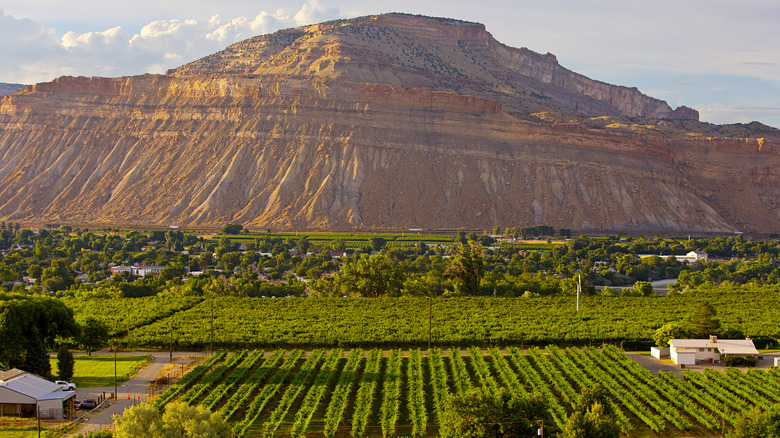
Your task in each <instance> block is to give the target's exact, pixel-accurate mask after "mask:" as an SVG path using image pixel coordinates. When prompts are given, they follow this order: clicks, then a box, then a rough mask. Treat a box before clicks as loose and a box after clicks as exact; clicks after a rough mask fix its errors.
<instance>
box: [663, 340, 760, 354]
mask: <svg viewBox="0 0 780 438" xmlns="http://www.w3.org/2000/svg"><path fill="white" fill-rule="evenodd" d="M669 345H670V346H672V347H673V348H675V349H678V348H715V349H717V350H718V351H720V353H721V354H755V355H757V354H758V350H756V346H755V345H753V341H751V340H750V339H718V340H716V341H715V342H712V341H710V340H709V339H672V340H671V341H669Z"/></svg>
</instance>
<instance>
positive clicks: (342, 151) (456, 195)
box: [0, 16, 780, 232]
mask: <svg viewBox="0 0 780 438" xmlns="http://www.w3.org/2000/svg"><path fill="white" fill-rule="evenodd" d="M403 17H404V16H400V17H398V16H391V17H389V18H388V19H392V20H400V22H399V24H397V25H395V27H394V29H397V30H395V32H397V33H398V34H402V33H403V32H412V31H414V32H416V33H417V34H419V35H425V34H426V32H427V33H428V34H431V35H438V34H442V33H443V31H442V30H440V29H438V28H436V26H434V24H435V23H436V20H433V21H431V22H430V23H429V26H430V29H428V30H426V29H424V28H422V27H420V25H419V24H417V21H415V20H423V21H425V22H426V23H428V21H427V20H430V19H418V18H416V17H415V18H414V20H411V21H408V22H407V21H405V20H401V18H403ZM383 19H384V18H382V17H379V18H372V17H369V18H366V19H363V20H366V21H368V22H372V23H373V22H375V21H381V20H383ZM401 23H406V24H405V26H406V27H407V28H408V29H407V28H405V27H404V26H402V25H401ZM336 25H338V26H340V31H342V32H346V31H344V29H343V28H346V27H348V23H347V22H336V23H335V24H334V23H330V24H328V23H326V24H323V25H320V27H317V29H315V30H309V29H308V28H304V29H295V30H290V31H286V32H281V33H278V34H274V36H271V37H260V38H255V39H253V40H249V41H247V42H244V43H240V44H238V45H235V46H231V48H229V49H228V50H226V51H225V52H221V53H220V54H217V55H214V56H212V57H209V58H206V59H204V60H201V61H199V62H197V63H194V64H191V65H188V66H185V67H182V68H181V69H179V70H177V71H176V72H173V73H171V74H169V75H166V76H160V75H144V76H137V77H127V78H116V79H106V78H71V77H63V78H60V79H58V80H55V81H53V82H51V83H46V84H38V85H35V86H33V87H30V88H29V89H27V90H26V91H24V92H22V93H18V94H15V95H12V96H6V97H4V98H0V157H2V160H0V220H6V221H8V220H13V221H36V222H73V223H91V224H107V225H108V224H111V225H115V224H131V223H135V224H146V225H148V224H158V225H170V224H177V225H182V226H188V225H211V226H220V225H222V224H224V223H226V222H239V223H243V224H245V225H247V226H249V227H250V228H255V229H257V228H265V227H272V228H282V227H284V228H296V229H302V228H309V229H314V228H320V229H334V228H337V229H354V228H396V227H404V228H406V227H412V228H459V227H470V228H489V227H492V226H493V225H498V226H501V227H505V226H518V225H528V224H533V223H537V224H539V223H545V224H550V225H553V226H556V227H560V226H565V227H571V228H574V229H578V230H604V231H623V230H626V231H628V230H648V231H650V230H664V231H669V230H677V231H724V232H729V231H736V230H739V231H746V232H748V231H761V232H776V230H777V229H778V227H780V213H779V211H778V207H777V203H778V199H777V198H778V196H780V191H778V189H777V188H778V175H777V169H780V159H779V158H778V153H777V149H776V146H775V144H777V142H778V139H780V135H777V130H773V129H772V128H767V127H757V126H750V125H741V126H735V127H733V128H729V129H730V131H729V132H730V133H732V134H740V135H742V136H743V137H747V135H746V134H750V133H751V132H757V131H758V130H759V128H761V129H762V130H764V131H762V132H763V133H762V139H760V140H759V139H756V138H748V139H745V138H727V137H728V136H729V135H731V134H729V135H725V134H723V135H709V134H707V133H703V132H704V128H707V126H706V125H704V124H700V123H698V122H695V121H690V120H680V121H667V122H660V121H655V122H657V124H655V125H650V124H649V123H650V122H647V123H648V124H645V125H631V122H630V121H626V120H624V119H614V120H612V119H609V118H604V117H600V118H594V119H588V118H587V117H586V118H583V119H582V121H581V122H578V123H566V124H560V123H541V122H539V121H538V120H537V121H536V122H529V121H528V120H523V118H528V116H527V115H517V114H515V111H518V108H521V107H523V106H528V105H536V103H534V102H532V103H531V104H528V103H524V99H519V98H517V99H515V101H513V102H515V103H514V105H508V104H504V103H503V102H504V101H508V100H507V99H508V97H507V96H509V94H508V93H505V94H503V95H501V93H500V92H499V91H495V90H492V88H491V87H492V85H490V86H488V85H484V86H483V87H482V89H483V90H488V91H484V92H482V93H477V92H476V91H475V90H477V86H476V85H474V84H477V83H478V81H477V80H476V79H473V78H472V79H468V80H463V82H462V83H463V84H467V85H468V87H471V88H469V90H470V91H468V92H466V91H461V92H454V91H452V90H442V89H439V88H442V87H438V88H437V87H431V88H432V89H425V88H421V87H416V88H412V87H409V89H406V88H404V87H403V86H402V85H403V84H406V85H408V84H410V83H411V82H413V81H417V80H419V81H422V80H430V81H433V79H431V78H434V79H435V77H437V76H435V75H434V76H430V77H429V76H426V75H422V74H419V73H415V72H414V71H413V70H414V69H411V68H407V67H406V66H400V67H399V66H398V64H397V61H392V59H390V60H388V64H387V65H388V69H387V70H386V71H387V77H386V80H385V81H384V82H388V83H381V82H383V81H382V80H379V79H377V78H375V80H370V81H369V80H365V78H363V79H360V76H359V75H360V74H364V75H367V76H368V72H369V71H372V69H375V65H376V64H377V63H378V62H377V61H376V60H369V59H366V58H360V61H361V62H357V61H351V60H349V59H347V58H350V56H355V55H350V56H347V55H345V54H344V53H345V52H347V51H348V50H353V51H354V53H359V50H358V49H356V48H355V47H354V45H353V44H351V43H350V44H346V43H344V42H342V43H340V45H339V46H330V49H328V50H332V53H331V55H329V56H330V57H332V58H333V59H334V61H333V62H332V63H331V64H329V66H325V65H324V61H323V63H321V64H319V65H320V67H321V68H320V69H319V70H318V71H314V70H304V68H305V69H310V68H312V67H310V66H311V65H313V64H312V63H311V62H309V61H307V60H305V59H304V58H305V56H304V54H308V55H306V56H309V57H310V59H320V60H323V59H326V57H324V56H323V55H322V54H321V53H319V52H318V50H325V49H323V48H322V47H328V46H327V45H324V46H323V45H322V44H319V43H318V44H319V45H317V46H316V47H320V49H317V48H316V47H315V46H312V47H309V48H307V49H306V50H304V49H303V48H302V47H301V46H299V47H297V48H295V49H294V50H293V49H291V48H290V47H291V46H292V45H294V43H291V42H290V41H300V38H301V36H300V35H301V34H302V33H304V34H305V33H318V32H319V33H322V34H327V32H326V30H327V29H328V28H329V26H330V28H332V27H333V26H336ZM444 26H445V27H448V26H451V27H452V29H450V30H449V31H448V32H450V34H452V36H451V37H448V38H443V40H448V41H463V40H465V39H466V38H473V39H474V40H477V39H479V38H487V37H485V35H486V34H485V32H484V29H483V28H482V27H481V26H480V25H474V24H470V23H466V24H462V28H461V24H459V22H451V21H445V24H444ZM315 27H316V26H315ZM385 27H386V28H391V27H389V25H385ZM456 30H457V32H456ZM458 32H460V33H458ZM288 34H289V35H288ZM410 38H411V37H410ZM419 38H422V36H420V37H419ZM431 38H433V37H431ZM383 41H384V40H383ZM390 41H393V39H391V40H390ZM486 41H488V43H487V44H486V47H487V48H486V49H485V50H489V46H490V44H493V43H489V39H487V40H486ZM453 44H454V43H453ZM458 44H460V43H458ZM250 47H251V50H250ZM366 47H372V49H371V50H379V49H377V48H375V47H374V46H373V43H369V41H368V40H367V42H366ZM289 50H291V51H289ZM360 50H362V49H360ZM506 50H509V49H506ZM250 52H251V53H250ZM261 52H262V55H259V53H261ZM407 52H408V50H407ZM495 52H496V53H498V49H496V50H495ZM339 53H340V55H339ZM350 53H352V52H350ZM228 54H232V55H230V56H228ZM250 55H251V56H250ZM529 56H541V55H529ZM388 57H390V55H388ZM255 58H257V59H255ZM546 58H550V59H551V56H546ZM263 59H265V61H263ZM336 59H338V61H336ZM350 59H351V58H350ZM442 59H444V58H442ZM502 59H503V58H502ZM391 61H392V62H391ZM507 62H508V61H507ZM355 63H357V64H355ZM510 64H512V65H515V66H518V65H520V63H519V62H514V63H510ZM363 65H370V68H369V67H363ZM551 65H552V64H551ZM306 66H309V67H306ZM329 68H330V69H331V70H330V71H329V72H328V73H327V74H325V73H321V72H325V71H327V69H329ZM517 68H518V69H519V68H520V67H517ZM529 68H530V67H529ZM210 70H213V72H212V73H210V74H207V73H206V72H207V71H210ZM538 70H539V71H541V70H543V69H542V68H539V69H538ZM552 70H555V68H553V69H552ZM376 71H380V70H376ZM289 72H294V73H289ZM306 72H308V73H306ZM556 74H558V73H555V72H554V71H553V72H552V73H551V75H549V76H543V75H542V76H539V77H540V78H541V79H539V80H538V81H537V82H540V83H541V82H542V81H543V79H544V77H549V78H550V80H551V83H552V82H555V78H556V77H558V76H556ZM560 74H561V75H564V76H565V74H566V72H565V71H564V72H563V73H560ZM572 75H573V74H572ZM451 76H452V75H451ZM455 76H457V75H455ZM561 77H563V76H561ZM565 77H566V78H569V77H571V78H577V76H565ZM578 80H580V81H581V82H580V83H581V84H584V83H585V82H584V79H578ZM451 81H452V84H455V81H454V80H451ZM507 81H509V79H507ZM563 81H564V82H566V81H570V80H569V79H563ZM571 81H574V79H571ZM390 82H392V84H390ZM396 82H398V83H396ZM448 86H449V85H448ZM569 86H571V87H574V86H575V85H574V84H573V83H572V82H569ZM444 88H446V87H444ZM450 88H455V86H454V85H452V86H450ZM465 88H466V86H465V85H464V89H465ZM551 89H552V88H551ZM491 90H492V91H491ZM603 90H609V89H608V88H604V89H603ZM621 90H628V91H623V92H625V93H627V94H626V96H628V97H626V99H629V100H630V99H635V100H636V101H637V102H644V100H642V98H637V97H631V96H632V94H631V92H630V90H629V89H621ZM583 93H584V94H588V93H590V94H593V95H598V93H596V92H595V91H588V90H587V89H583ZM603 93H607V91H603ZM499 95H501V96H504V97H503V98H498V97H496V96H499ZM604 96H606V94H605V95H604ZM499 97H500V96H499ZM602 97H603V96H602ZM502 99H504V100H502ZM583 99H584V98H583ZM588 99H590V100H587V101H588V102H591V103H593V102H602V100H600V99H596V98H595V97H593V98H588ZM548 100H552V99H551V98H547V99H545V98H539V99H538V101H539V102H546V101H548ZM648 102H651V101H648ZM594 105H595V103H594ZM647 105H649V106H648V107H647V108H646V110H647V111H651V109H650V108H651V107H652V105H651V104H650V103H648V104H647ZM545 108H548V109H549V108H550V107H549V105H548V106H547V107H545ZM652 111H658V110H657V109H654V110H652ZM655 122H653V123H655ZM765 128H766V129H765ZM696 129H699V131H700V132H698V133H697V132H695V131H696ZM708 129H709V128H708ZM723 129H726V128H723Z"/></svg>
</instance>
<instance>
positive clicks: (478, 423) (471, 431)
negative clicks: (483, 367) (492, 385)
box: [439, 388, 553, 438]
mask: <svg viewBox="0 0 780 438" xmlns="http://www.w3.org/2000/svg"><path fill="white" fill-rule="evenodd" d="M444 409H445V410H444V414H443V416H442V417H443V418H442V420H441V428H440V429H439V433H440V435H441V436H443V437H475V438H476V437H506V436H536V429H537V427H539V424H540V422H539V420H544V422H545V424H550V425H552V424H553V423H552V421H550V419H549V415H548V413H547V406H546V404H545V402H544V399H543V398H542V397H541V396H539V395H538V394H530V395H519V394H511V393H509V392H508V391H507V390H506V389H504V388H501V389H499V390H498V391H492V390H490V389H488V388H473V389H471V390H469V391H467V392H466V393H464V394H463V395H460V396H452V397H450V398H449V399H448V400H447V402H446V405H445V408H444Z"/></svg>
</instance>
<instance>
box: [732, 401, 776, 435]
mask: <svg viewBox="0 0 780 438" xmlns="http://www.w3.org/2000/svg"><path fill="white" fill-rule="evenodd" d="M727 437H728V438H777V437H780V405H774V406H772V407H771V408H770V409H769V410H767V411H765V412H762V411H761V408H760V407H759V406H753V407H752V408H751V409H750V410H749V411H748V412H745V413H744V414H742V415H740V416H739V417H737V420H736V422H735V424H734V430H732V431H731V432H729V434H728V435H727Z"/></svg>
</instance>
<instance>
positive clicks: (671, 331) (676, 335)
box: [653, 322, 688, 348]
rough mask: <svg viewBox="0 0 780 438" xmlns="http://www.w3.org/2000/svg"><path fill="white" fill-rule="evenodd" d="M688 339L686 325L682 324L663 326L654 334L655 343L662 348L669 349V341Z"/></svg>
mask: <svg viewBox="0 0 780 438" xmlns="http://www.w3.org/2000/svg"><path fill="white" fill-rule="evenodd" d="M687 337H688V330H687V328H686V327H685V324H683V323H681V322H670V323H667V324H664V325H662V326H661V327H660V328H659V329H658V330H656V331H655V333H653V342H655V345H657V346H658V347H661V348H667V347H669V341H671V340H672V339H685V338H687Z"/></svg>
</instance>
